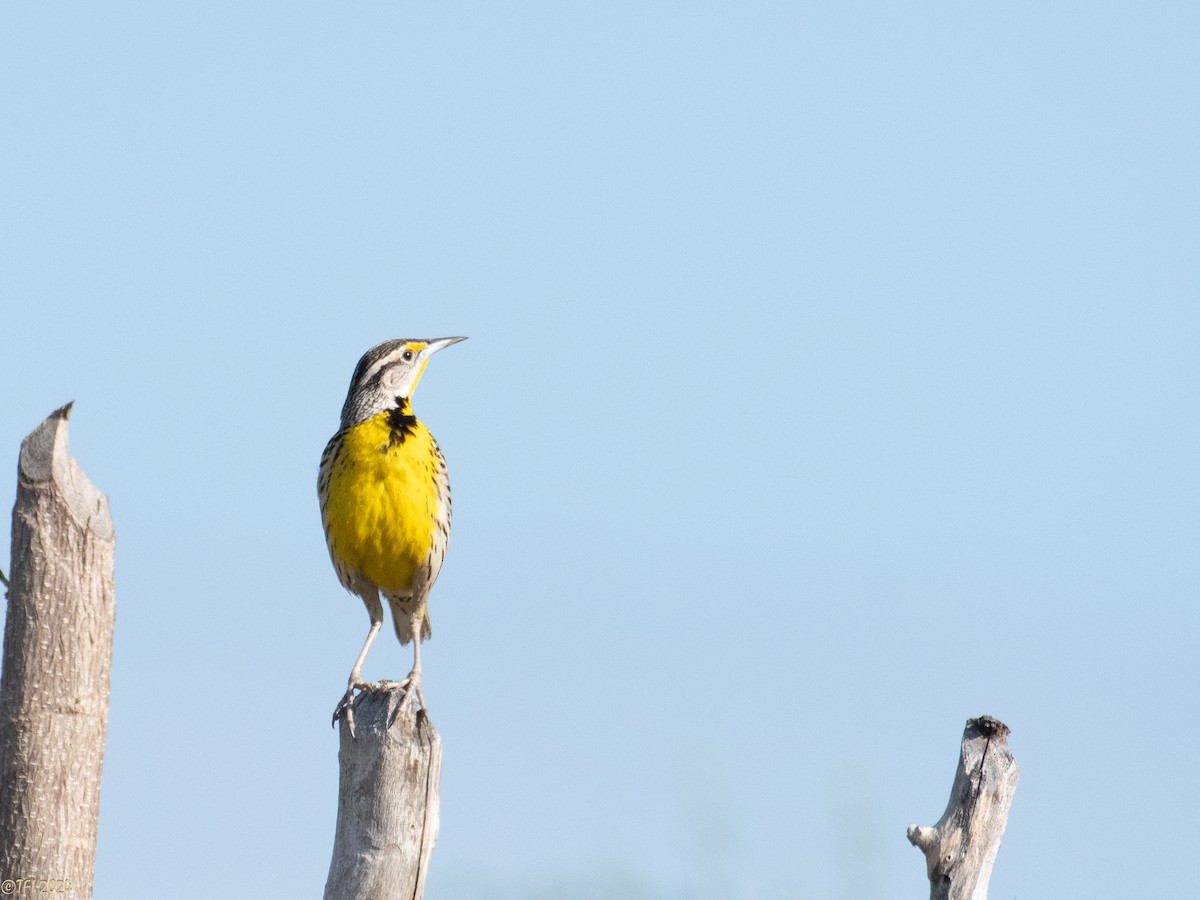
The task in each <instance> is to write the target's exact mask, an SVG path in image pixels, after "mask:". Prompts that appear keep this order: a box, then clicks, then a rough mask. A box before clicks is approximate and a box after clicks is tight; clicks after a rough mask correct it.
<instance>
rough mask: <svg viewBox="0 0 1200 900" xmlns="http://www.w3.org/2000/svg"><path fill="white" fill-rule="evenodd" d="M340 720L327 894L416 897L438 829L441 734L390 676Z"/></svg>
mask: <svg viewBox="0 0 1200 900" xmlns="http://www.w3.org/2000/svg"><path fill="white" fill-rule="evenodd" d="M373 687H374V688H375V690H372V691H367V692H364V693H361V694H359V695H358V696H357V697H355V698H354V722H355V736H354V737H351V735H350V729H349V727H348V726H347V723H346V717H345V716H342V718H341V720H340V721H339V748H338V767H339V770H340V775H339V780H338V813H337V831H336V833H335V835H334V841H333V860H332V862H331V863H330V866H329V877H328V879H327V880H326V882H325V900H401V898H402V900H420V898H421V896H422V895H423V893H424V891H425V875H426V872H427V870H428V868H429V858H430V856H431V855H432V853H433V845H434V842H435V841H436V840H437V833H438V810H439V793H438V790H439V781H440V779H441V772H442V739H441V738H440V737H439V736H438V733H437V731H436V730H435V729H434V727H433V724H432V723H431V722H430V721H429V719H428V718H427V717H426V716H425V713H424V712H420V711H418V709H417V699H416V696H415V694H412V695H410V694H406V693H405V691H404V690H403V689H402V688H400V687H399V685H398V684H396V683H394V682H380V683H378V684H377V685H374V686H373Z"/></svg>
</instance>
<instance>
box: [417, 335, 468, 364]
mask: <svg viewBox="0 0 1200 900" xmlns="http://www.w3.org/2000/svg"><path fill="white" fill-rule="evenodd" d="M465 340H466V338H465V337H445V338H434V339H433V340H432V341H428V342H427V343H426V344H425V349H424V350H422V351H421V355H422V356H424V357H425V358H426V359H429V357H431V356H433V354H435V353H437V352H438V351H439V350H445V349H446V348H447V347H449V346H450V345H451V344H457V343H458V342H459V341H465Z"/></svg>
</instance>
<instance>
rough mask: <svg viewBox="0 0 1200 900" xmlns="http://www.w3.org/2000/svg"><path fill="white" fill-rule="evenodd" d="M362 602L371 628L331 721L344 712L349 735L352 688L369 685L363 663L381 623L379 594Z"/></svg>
mask: <svg viewBox="0 0 1200 900" xmlns="http://www.w3.org/2000/svg"><path fill="white" fill-rule="evenodd" d="M363 602H364V603H365V604H366V605H367V612H368V613H369V614H370V616H371V630H370V631H368V632H367V639H366V640H365V641H363V645H362V650H360V651H359V652H358V659H356V660H355V661H354V668H353V669H351V670H350V678H349V679H348V680H347V682H346V693H345V694H344V695H343V696H342V699H341V700H339V701H338V705H337V706H336V707H335V708H334V710H333V721H334V723H336V722H337V720H338V717H339V716H341V714H342V713H343V712H345V714H346V727H348V728H349V729H350V737H352V738H353V737H354V707H353V705H351V701H352V700H353V699H354V689H355V688H358V689H359V690H366V689H367V688H368V687H370V685H368V684H367V683H366V682H365V681H363V680H362V668H363V663H365V662H366V661H367V653H368V652H370V650H371V643H372V642H373V641H374V640H375V635H377V634H379V628H380V626H382V625H383V604H381V603H380V602H379V595H378V594H376V595H375V596H374V597H371V598H368V597H363Z"/></svg>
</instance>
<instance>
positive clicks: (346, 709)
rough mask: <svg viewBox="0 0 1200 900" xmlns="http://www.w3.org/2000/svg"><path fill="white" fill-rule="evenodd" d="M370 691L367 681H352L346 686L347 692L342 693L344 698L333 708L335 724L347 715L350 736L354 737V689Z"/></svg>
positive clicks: (335, 725)
mask: <svg viewBox="0 0 1200 900" xmlns="http://www.w3.org/2000/svg"><path fill="white" fill-rule="evenodd" d="M355 690H359V691H369V690H371V685H370V684H369V683H368V682H365V681H351V682H350V684H348V685H347V686H346V693H345V694H344V695H342V699H341V700H339V701H338V704H337V706H335V707H334V708H333V726H334V727H335V728H336V727H337V721H338V719H340V718H341V717H342V716H343V715H345V717H346V727H347V728H349V729H350V737H351V738H352V739H353V738H354V736H355V735H354V691H355Z"/></svg>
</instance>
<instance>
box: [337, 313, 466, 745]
mask: <svg viewBox="0 0 1200 900" xmlns="http://www.w3.org/2000/svg"><path fill="white" fill-rule="evenodd" d="M462 340H465V338H462V337H446V338H434V339H402V340H392V341H384V342H383V343H382V344H378V345H377V346H375V347H372V348H371V349H370V350H368V351H367V352H366V353H364V354H363V356H362V359H360V360H359V361H358V365H357V367H356V368H355V369H354V375H353V377H352V378H351V379H350V390H349V391H348V392H347V394H346V402H345V404H344V405H343V406H342V417H341V424H340V426H339V428H338V430H337V432H336V433H335V434H334V435H333V437H332V438H330V439H329V443H328V444H326V446H325V451H324V452H323V453H322V454H321V466H320V470H319V472H318V475H317V495H318V498H319V500H320V504H321V523H322V525H323V527H324V529H325V543H326V545H327V546H328V548H329V558H330V560H331V561H332V562H333V568H334V571H335V572H336V573H337V577H338V580H339V581H340V582H341V583H342V586H343V587H345V588H346V590H348V591H350V592H351V593H352V594H357V595H358V596H359V597H361V598H362V601H363V603H364V604H365V605H366V607H367V613H368V615H369V616H370V619H371V627H370V630H369V631H368V632H367V638H366V640H365V641H364V642H363V645H362V650H360V651H359V654H358V658H357V659H355V661H354V667H353V668H352V669H351V670H350V677H349V679H348V681H347V684H346V692H345V694H344V695H343V696H342V698H341V699H340V700H339V701H338V705H337V707H335V709H334V712H333V721H334V723H335V724H336V723H337V720H338V718H339V717H340V716H341V715H342V714H343V713H345V714H346V719H347V725H348V727H349V730H350V734H351V736H353V735H354V709H353V706H352V701H353V699H354V692H355V691H356V690H360V691H365V690H369V689H370V687H371V686H370V685H369V684H367V683H365V682H364V681H363V680H362V668H363V663H364V662H366V659H367V653H368V652H369V651H370V649H371V644H372V642H373V641H374V640H375V636H376V635H377V634H378V633H379V629H380V627H381V626H382V624H383V604H382V602H381V601H380V595H382V596H383V597H384V598H385V599H386V600H387V602H388V606H389V607H390V608H391V611H392V620H393V624H394V625H395V628H396V637H397V639H399V641H400V644H401V645H405V644H407V643H408V642H409V641H412V642H413V666H412V670H411V671H410V672H409V673H408V677H407V678H405V679H404V680H403V681H402V682H400V684H399V686H400V687H402V688H404V689H405V690H406V691H410V692H413V693H415V694H416V696H417V701H418V703H419V705H420V709H421V711H422V712H423V713H424V714H425V715H426V716H428V708H427V707H426V705H425V698H424V696H423V695H422V693H421V641H422V639H427V638H429V637H430V635H431V634H432V629H431V628H430V624H429V608H428V601H429V589H430V588H432V587H433V583H434V582H435V581H437V577H438V573H439V572H440V571H441V569H442V562H443V560H444V559H445V557H446V548H447V546H448V545H449V543H450V518H451V504H450V477H449V474H448V472H447V469H446V458H445V457H444V456H443V455H442V451H441V448H440V447H438V444H437V441H435V440H434V438H433V435H432V434H431V433H430V431H429V429H428V428H427V427H426V426H425V423H423V422H422V421H420V420H419V419H418V418H417V417H416V416H415V415H414V414H413V412H412V406H411V400H412V395H413V391H415V390H416V387H417V383H418V382H419V381H420V380H421V376H422V375H424V374H425V367H426V365H428V363H429V358H430V357H431V356H433V354H435V353H437V352H438V351H439V350H444V349H445V348H446V347H449V346H451V345H452V344H457V343H458V342H459V341H462Z"/></svg>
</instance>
